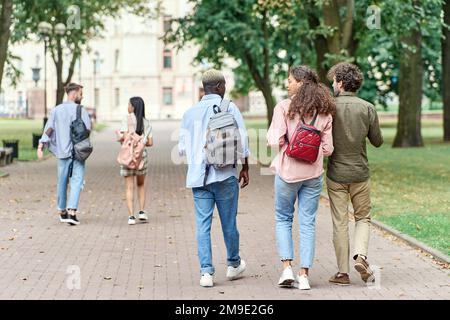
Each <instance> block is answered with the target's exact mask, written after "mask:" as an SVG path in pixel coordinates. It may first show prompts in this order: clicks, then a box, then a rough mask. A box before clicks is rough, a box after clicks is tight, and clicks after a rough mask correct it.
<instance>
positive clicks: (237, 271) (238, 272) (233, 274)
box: [227, 259, 247, 280]
mask: <svg viewBox="0 0 450 320" xmlns="http://www.w3.org/2000/svg"><path fill="white" fill-rule="evenodd" d="M246 267H247V264H246V263H245V261H244V260H242V259H241V264H240V265H238V266H237V267H236V268H234V267H228V269H227V278H228V280H236V279H238V278H240V277H241V276H242V273H243V272H244V271H245V268H246Z"/></svg>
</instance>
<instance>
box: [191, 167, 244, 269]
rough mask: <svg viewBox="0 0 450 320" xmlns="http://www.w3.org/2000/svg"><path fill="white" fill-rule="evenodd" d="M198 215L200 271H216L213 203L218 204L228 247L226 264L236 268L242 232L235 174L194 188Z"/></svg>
mask: <svg viewBox="0 0 450 320" xmlns="http://www.w3.org/2000/svg"><path fill="white" fill-rule="evenodd" d="M192 192H193V194H194V204H195V217H196V225H197V247H198V258H199V261H200V273H201V274H205V273H209V274H214V272H215V269H214V266H213V261H212V250H211V223H212V217H213V212H214V206H215V205H217V210H218V211H219V217H220V223H221V225H222V232H223V238H224V240H225V246H226V248H227V265H228V266H232V267H237V266H239V265H240V264H241V258H240V257H239V232H238V229H237V224H236V217H237V207H238V199H239V182H238V180H237V179H236V177H234V176H233V177H230V178H228V179H226V180H225V181H221V182H215V183H211V184H209V185H207V186H205V187H200V188H193V189H192Z"/></svg>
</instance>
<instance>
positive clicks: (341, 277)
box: [328, 272, 350, 286]
mask: <svg viewBox="0 0 450 320" xmlns="http://www.w3.org/2000/svg"><path fill="white" fill-rule="evenodd" d="M328 281H329V282H331V283H334V284H337V285H340V286H348V285H350V278H349V276H348V274H345V273H340V272H338V273H336V274H335V275H334V276H332V277H331V278H330V280H328Z"/></svg>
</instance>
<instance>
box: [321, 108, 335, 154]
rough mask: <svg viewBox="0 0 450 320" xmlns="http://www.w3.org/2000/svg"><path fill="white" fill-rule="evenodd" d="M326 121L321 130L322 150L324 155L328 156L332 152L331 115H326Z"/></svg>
mask: <svg viewBox="0 0 450 320" xmlns="http://www.w3.org/2000/svg"><path fill="white" fill-rule="evenodd" d="M327 118H328V119H327V123H326V124H325V127H324V129H323V130H322V151H323V155H324V156H325V157H329V156H331V155H332V154H333V151H334V146H333V117H332V116H331V115H329V116H328V117H327Z"/></svg>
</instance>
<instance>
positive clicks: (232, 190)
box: [178, 69, 249, 287]
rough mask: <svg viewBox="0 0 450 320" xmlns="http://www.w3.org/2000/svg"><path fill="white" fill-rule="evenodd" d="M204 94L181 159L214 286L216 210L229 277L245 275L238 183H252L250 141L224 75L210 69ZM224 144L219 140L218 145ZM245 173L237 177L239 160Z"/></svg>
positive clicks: (206, 279)
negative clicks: (185, 164)
mask: <svg viewBox="0 0 450 320" xmlns="http://www.w3.org/2000/svg"><path fill="white" fill-rule="evenodd" d="M202 82H203V87H204V89H205V95H204V96H203V97H202V99H201V101H200V102H198V103H197V104H195V105H194V106H193V107H191V108H189V109H188V110H187V111H186V112H185V114H184V116H183V121H182V124H181V132H180V138H179V144H178V148H179V152H180V155H185V156H186V157H187V162H188V172H187V178H186V186H187V187H188V188H192V193H193V196H194V205H195V218H196V226H197V246H198V258H199V261H200V274H201V278H200V285H201V286H203V287H212V286H213V285H214V273H215V268H214V266H213V261H212V249H211V224H212V217H213V211H214V207H215V206H217V209H218V212H219V217H220V222H221V224H222V231H223V237H224V240H225V245H226V248H227V265H228V269H227V278H228V279H229V280H234V279H237V278H239V277H241V276H242V273H243V272H244V270H245V268H246V264H245V261H244V260H242V259H241V257H240V255H239V232H238V229H237V223H236V220H237V219H236V218H237V212H238V199H239V182H241V181H242V185H241V188H244V187H245V186H247V185H248V183H249V174H248V156H249V151H248V141H247V133H246V129H245V125H244V120H243V118H242V115H241V113H240V112H239V109H238V107H237V106H236V105H235V104H234V103H232V102H230V101H229V100H226V99H224V95H225V91H226V83H225V78H224V76H223V74H222V73H221V72H220V71H217V70H213V69H211V70H208V71H206V72H205V73H204V74H203V77H202ZM219 140H220V141H219ZM238 160H241V161H242V170H241V172H240V174H239V175H238V174H237V161H238Z"/></svg>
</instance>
